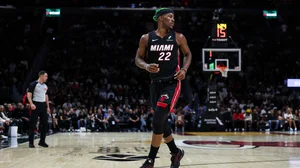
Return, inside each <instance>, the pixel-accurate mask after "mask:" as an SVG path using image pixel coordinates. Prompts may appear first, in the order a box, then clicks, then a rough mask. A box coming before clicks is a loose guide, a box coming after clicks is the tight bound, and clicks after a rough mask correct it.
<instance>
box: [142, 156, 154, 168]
mask: <svg viewBox="0 0 300 168" xmlns="http://www.w3.org/2000/svg"><path fill="white" fill-rule="evenodd" d="M153 167H154V161H153V160H152V159H150V158H148V159H147V160H146V161H145V163H144V164H143V165H142V166H141V167H140V168H153Z"/></svg>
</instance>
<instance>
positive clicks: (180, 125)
mask: <svg viewBox="0 0 300 168" xmlns="http://www.w3.org/2000/svg"><path fill="white" fill-rule="evenodd" d="M182 112H183V111H182V109H181V108H179V109H177V115H176V117H175V132H177V131H180V132H184V125H185V119H184V115H183V114H182Z"/></svg>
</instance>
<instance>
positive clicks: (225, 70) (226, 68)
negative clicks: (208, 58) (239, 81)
mask: <svg viewBox="0 0 300 168" xmlns="http://www.w3.org/2000/svg"><path fill="white" fill-rule="evenodd" d="M217 70H219V71H220V72H221V74H222V76H223V77H225V78H227V73H228V67H226V66H219V67H217Z"/></svg>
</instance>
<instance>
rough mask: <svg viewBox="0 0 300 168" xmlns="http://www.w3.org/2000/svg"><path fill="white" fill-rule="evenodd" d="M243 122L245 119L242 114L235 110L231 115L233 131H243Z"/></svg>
mask: <svg viewBox="0 0 300 168" xmlns="http://www.w3.org/2000/svg"><path fill="white" fill-rule="evenodd" d="M244 120H245V117H244V115H243V113H241V110H240V109H238V110H236V111H235V113H234V114H233V126H234V131H240V130H241V129H242V131H244Z"/></svg>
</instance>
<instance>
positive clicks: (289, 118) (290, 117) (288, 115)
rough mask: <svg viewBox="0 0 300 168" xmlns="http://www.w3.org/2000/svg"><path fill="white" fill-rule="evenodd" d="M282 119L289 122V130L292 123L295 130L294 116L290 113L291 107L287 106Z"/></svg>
mask: <svg viewBox="0 0 300 168" xmlns="http://www.w3.org/2000/svg"><path fill="white" fill-rule="evenodd" d="M284 119H285V120H286V121H287V123H288V124H289V128H290V131H293V128H292V125H293V126H294V131H297V126H296V122H295V120H294V116H293V114H292V109H291V108H289V107H288V108H287V113H286V114H284Z"/></svg>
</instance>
